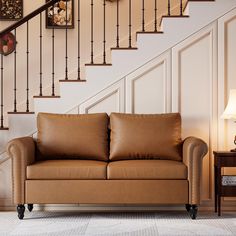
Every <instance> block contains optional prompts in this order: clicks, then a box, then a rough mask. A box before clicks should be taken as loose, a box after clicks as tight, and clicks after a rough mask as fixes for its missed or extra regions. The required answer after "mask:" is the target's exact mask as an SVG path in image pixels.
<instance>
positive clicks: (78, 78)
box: [77, 0, 80, 80]
mask: <svg viewBox="0 0 236 236" xmlns="http://www.w3.org/2000/svg"><path fill="white" fill-rule="evenodd" d="M77 80H80V0H78V77H77Z"/></svg>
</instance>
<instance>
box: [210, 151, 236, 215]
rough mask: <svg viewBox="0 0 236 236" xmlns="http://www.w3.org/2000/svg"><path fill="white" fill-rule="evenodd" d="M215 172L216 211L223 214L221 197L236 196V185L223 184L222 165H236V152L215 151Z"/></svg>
mask: <svg viewBox="0 0 236 236" xmlns="http://www.w3.org/2000/svg"><path fill="white" fill-rule="evenodd" d="M213 153H214V173H215V212H217V210H218V216H221V197H236V186H223V185H222V175H221V168H222V167H236V152H218V151H217V152H213Z"/></svg>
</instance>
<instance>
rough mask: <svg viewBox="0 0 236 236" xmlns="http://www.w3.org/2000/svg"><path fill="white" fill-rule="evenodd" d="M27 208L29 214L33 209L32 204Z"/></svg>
mask: <svg viewBox="0 0 236 236" xmlns="http://www.w3.org/2000/svg"><path fill="white" fill-rule="evenodd" d="M27 208H28V210H29V212H31V211H32V210H33V208H34V205H33V204H28V205H27Z"/></svg>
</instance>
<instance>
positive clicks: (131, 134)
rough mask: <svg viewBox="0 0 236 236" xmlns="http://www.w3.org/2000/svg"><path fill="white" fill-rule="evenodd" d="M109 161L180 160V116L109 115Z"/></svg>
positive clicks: (174, 114) (177, 114)
mask: <svg viewBox="0 0 236 236" xmlns="http://www.w3.org/2000/svg"><path fill="white" fill-rule="evenodd" d="M110 123H111V146H110V160H114V161H116V160H125V159H167V160H177V161H180V160H182V154H181V153H182V151H181V146H182V141H181V117H180V114H179V113H170V114H155V115H134V114H118V113H112V114H111V116H110Z"/></svg>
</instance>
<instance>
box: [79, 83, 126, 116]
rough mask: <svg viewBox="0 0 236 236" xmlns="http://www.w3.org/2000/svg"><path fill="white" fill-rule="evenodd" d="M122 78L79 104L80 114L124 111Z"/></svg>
mask: <svg viewBox="0 0 236 236" xmlns="http://www.w3.org/2000/svg"><path fill="white" fill-rule="evenodd" d="M124 93H125V85H124V79H122V80H120V81H119V82H117V83H115V84H113V85H111V86H109V87H108V88H106V89H104V90H102V91H101V92H100V93H98V94H96V95H95V96H94V97H92V98H90V99H88V100H87V101H85V102H84V103H82V104H81V105H80V106H79V113H80V114H88V113H96V112H107V113H108V114H110V113H111V112H124V110H125V108H124V99H125V95H124Z"/></svg>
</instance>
